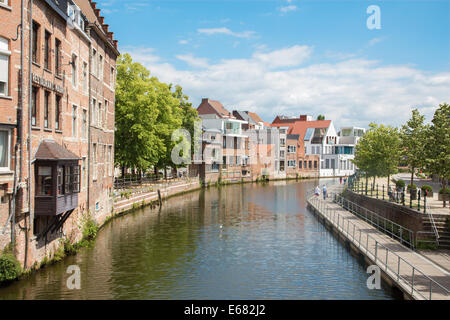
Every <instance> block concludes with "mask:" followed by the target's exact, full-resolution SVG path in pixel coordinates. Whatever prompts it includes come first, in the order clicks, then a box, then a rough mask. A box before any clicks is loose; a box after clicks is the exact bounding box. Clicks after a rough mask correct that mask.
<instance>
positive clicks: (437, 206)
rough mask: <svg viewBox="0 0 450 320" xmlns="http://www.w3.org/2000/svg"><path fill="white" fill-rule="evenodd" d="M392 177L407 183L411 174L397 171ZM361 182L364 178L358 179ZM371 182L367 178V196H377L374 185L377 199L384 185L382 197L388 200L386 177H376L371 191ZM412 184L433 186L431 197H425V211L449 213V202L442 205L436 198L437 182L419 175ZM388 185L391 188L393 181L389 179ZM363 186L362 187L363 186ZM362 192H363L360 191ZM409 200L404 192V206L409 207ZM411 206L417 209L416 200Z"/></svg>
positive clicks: (380, 196) (438, 213) (437, 213)
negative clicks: (373, 188)
mask: <svg viewBox="0 0 450 320" xmlns="http://www.w3.org/2000/svg"><path fill="white" fill-rule="evenodd" d="M392 179H396V180H399V179H401V180H403V181H405V184H406V185H408V184H410V182H411V174H408V173H398V174H396V175H394V176H392ZM360 182H361V183H363V185H365V179H362V180H361V181H360ZM372 183H373V179H369V186H368V192H367V196H368V197H372V198H376V197H377V192H376V187H377V186H378V199H382V192H383V186H384V193H385V195H384V199H385V200H386V201H388V196H387V190H388V188H387V178H386V177H383V178H379V177H378V178H376V179H375V190H374V191H373V192H371V186H372ZM414 184H415V185H417V187H418V188H420V187H422V186H423V185H430V186H431V187H432V188H433V197H428V198H427V213H432V214H436V215H450V203H448V202H447V203H446V204H447V206H446V207H443V202H442V201H439V200H438V193H439V190H440V186H439V184H438V183H436V182H432V181H431V179H423V178H419V177H416V176H415V177H414ZM389 186H390V187H391V188H394V187H395V184H394V182H392V181H390V183H389ZM363 188H364V187H363ZM362 192H363V193H364V194H365V192H364V191H362ZM423 204H424V201H423V197H421V201H420V207H421V208H420V211H421V212H423ZM409 205H410V202H409V193H407V192H406V193H405V206H406V207H408V208H409ZM412 206H413V209H415V210H417V209H418V206H417V200H413V201H412Z"/></svg>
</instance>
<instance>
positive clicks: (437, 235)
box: [426, 204, 440, 245]
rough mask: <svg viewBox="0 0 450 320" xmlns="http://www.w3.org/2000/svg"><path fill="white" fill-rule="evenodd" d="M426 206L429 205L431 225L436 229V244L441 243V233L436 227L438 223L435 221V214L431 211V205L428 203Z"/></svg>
mask: <svg viewBox="0 0 450 320" xmlns="http://www.w3.org/2000/svg"><path fill="white" fill-rule="evenodd" d="M426 206H427V207H428V218H429V219H430V222H431V226H432V228H433V231H434V235H435V236H436V244H437V245H439V238H440V235H439V232H438V230H437V228H436V223H435V222H434V217H433V214H431V212H430V211H431V208H430V205H429V204H427V205H426Z"/></svg>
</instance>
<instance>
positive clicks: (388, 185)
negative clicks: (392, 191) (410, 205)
mask: <svg viewBox="0 0 450 320" xmlns="http://www.w3.org/2000/svg"><path fill="white" fill-rule="evenodd" d="M390 177H391V176H390V175H388V177H387V179H388V183H387V189H388V191H389V178H390Z"/></svg>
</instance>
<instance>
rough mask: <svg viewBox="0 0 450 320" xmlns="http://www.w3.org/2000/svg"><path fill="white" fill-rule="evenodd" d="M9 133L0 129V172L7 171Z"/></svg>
mask: <svg viewBox="0 0 450 320" xmlns="http://www.w3.org/2000/svg"><path fill="white" fill-rule="evenodd" d="M9 149H10V131H9V130H6V129H0V170H1V171H9V162H10V161H9V154H10V152H9Z"/></svg>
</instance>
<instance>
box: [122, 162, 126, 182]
mask: <svg viewBox="0 0 450 320" xmlns="http://www.w3.org/2000/svg"><path fill="white" fill-rule="evenodd" d="M123 178H125V165H124V164H123V165H122V179H123Z"/></svg>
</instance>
